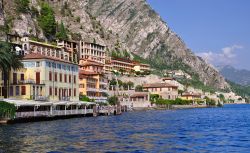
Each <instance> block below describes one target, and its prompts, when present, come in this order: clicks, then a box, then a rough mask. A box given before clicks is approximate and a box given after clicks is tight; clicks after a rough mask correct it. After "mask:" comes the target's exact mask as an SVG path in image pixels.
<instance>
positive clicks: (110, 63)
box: [104, 57, 150, 75]
mask: <svg viewBox="0 0 250 153" xmlns="http://www.w3.org/2000/svg"><path fill="white" fill-rule="evenodd" d="M104 69H105V73H111V72H112V71H117V72H122V73H123V74H127V75H128V74H133V73H134V72H146V71H150V65H149V64H142V63H139V62H136V61H131V60H130V59H125V58H117V57H109V58H107V59H106V64H105V68H104Z"/></svg>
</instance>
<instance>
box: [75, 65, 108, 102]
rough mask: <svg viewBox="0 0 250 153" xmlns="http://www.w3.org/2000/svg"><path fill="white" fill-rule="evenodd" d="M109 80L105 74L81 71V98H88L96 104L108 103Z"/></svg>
mask: <svg viewBox="0 0 250 153" xmlns="http://www.w3.org/2000/svg"><path fill="white" fill-rule="evenodd" d="M107 88H108V80H107V79H106V77H105V75H104V74H103V73H97V72H91V71H86V70H80V71H79V92H80V96H87V97H89V98H90V99H93V100H94V101H95V102H107V92H108V90H107Z"/></svg>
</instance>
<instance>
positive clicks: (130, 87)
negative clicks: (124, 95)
mask: <svg viewBox="0 0 250 153" xmlns="http://www.w3.org/2000/svg"><path fill="white" fill-rule="evenodd" d="M127 84H128V89H129V90H130V89H132V88H134V82H132V81H129V82H128V83H127Z"/></svg>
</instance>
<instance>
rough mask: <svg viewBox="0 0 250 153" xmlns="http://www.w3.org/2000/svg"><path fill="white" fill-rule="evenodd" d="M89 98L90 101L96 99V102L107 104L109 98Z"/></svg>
mask: <svg viewBox="0 0 250 153" xmlns="http://www.w3.org/2000/svg"><path fill="white" fill-rule="evenodd" d="M89 98H90V99H94V100H95V102H104V103H105V102H107V99H108V98H107V97H91V96H89Z"/></svg>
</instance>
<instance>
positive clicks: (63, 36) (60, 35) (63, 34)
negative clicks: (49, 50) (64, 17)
mask: <svg viewBox="0 0 250 153" xmlns="http://www.w3.org/2000/svg"><path fill="white" fill-rule="evenodd" d="M56 38H57V39H59V40H67V39H68V35H67V31H66V29H65V28H64V24H63V22H62V21H61V24H60V27H58V30H57V33H56Z"/></svg>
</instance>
